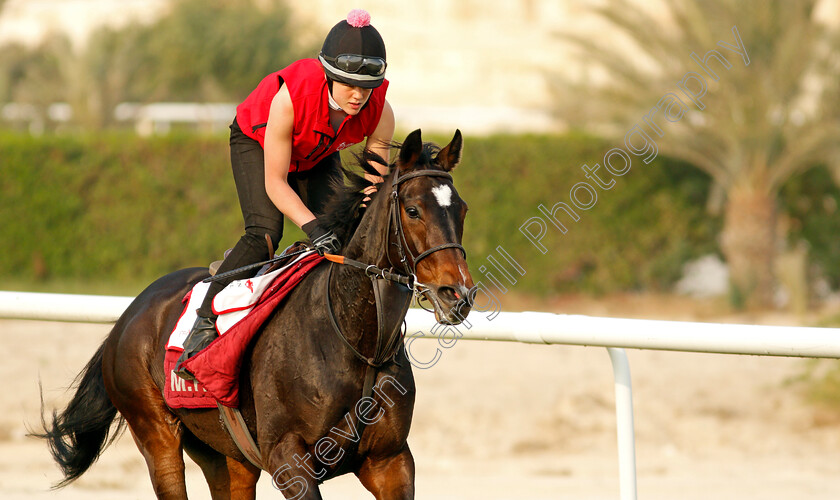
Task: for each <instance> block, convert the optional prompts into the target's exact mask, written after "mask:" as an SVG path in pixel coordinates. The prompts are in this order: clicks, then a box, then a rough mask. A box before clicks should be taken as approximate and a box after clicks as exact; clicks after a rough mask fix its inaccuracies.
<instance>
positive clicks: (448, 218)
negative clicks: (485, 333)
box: [386, 130, 473, 324]
mask: <svg viewBox="0 0 840 500" xmlns="http://www.w3.org/2000/svg"><path fill="white" fill-rule="evenodd" d="M462 146H463V140H462V139H461V132H460V131H456V132H455V136H454V137H453V138H452V141H451V142H450V143H449V144H448V145H446V146H445V147H443V148H441V149H438V148H437V147H436V146H434V145H432V144H428V143H427V144H424V143H423V141H422V139H421V136H420V130H415V131H414V132H412V133H411V134H409V135H408V137H407V138H406V139H405V142H404V143H403V144H402V146H401V147H400V152H399V155H398V158H397V162H396V167H395V168H394V169H393V172H392V177H391V179H390V185H391V193H390V196H391V198H392V200H393V201H392V202H391V221H390V222H389V224H390V231H389V233H390V235H389V236H390V239H391V241H390V244H389V257H390V260H391V262H392V264H393V265H394V266H395V267H396V268H398V269H399V268H400V267H403V270H405V271H407V272H410V273H412V274H414V275H415V278H416V280H417V282H418V286H419V287H420V290H421V292H422V294H423V296H424V298H425V299H427V300H429V302H431V304H432V306H433V308H434V312H435V317H436V318H437V320H438V321H439V322H441V323H444V324H458V323H460V322H461V321H463V319H464V318H465V317H466V315H467V313H468V312H469V309H470V307H469V302H468V297H469V291H470V289H471V288H472V287H473V280H472V277H471V276H470V271H469V269H468V268H467V261H466V254H465V251H464V248H463V247H462V246H461V237H462V235H463V232H464V217H465V216H466V214H467V204H466V203H465V202H464V200H462V199H461V197H460V196H458V191H457V190H456V189H455V186H454V185H453V183H452V177H451V176H450V175H449V172H451V171H452V169H454V168H455V167H456V166H457V165H458V162H459V161H460V160H461V149H462ZM386 184H388V182H387V181H386Z"/></svg>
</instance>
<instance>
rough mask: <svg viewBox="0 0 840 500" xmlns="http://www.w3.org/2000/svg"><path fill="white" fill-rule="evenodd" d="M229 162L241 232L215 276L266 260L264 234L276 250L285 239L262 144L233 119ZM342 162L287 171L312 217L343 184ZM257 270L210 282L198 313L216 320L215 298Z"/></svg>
mask: <svg viewBox="0 0 840 500" xmlns="http://www.w3.org/2000/svg"><path fill="white" fill-rule="evenodd" d="M230 163H231V167H232V169H233V180H234V182H235V183H236V193H237V194H238V196H239V206H240V208H241V209H242V217H243V218H244V219H245V234H244V235H243V236H242V237H241V238H240V239H239V241H238V242H237V243H236V246H234V247H233V250H231V252H230V254H228V256H227V257H225V260H224V262H222V265H221V267H219V270H218V271H217V274H221V273H223V272H226V271H231V270H233V269H237V268H240V267H243V266H247V265H249V264H254V263H257V262H261V261H263V260H266V259H268V255H269V254H268V252H269V250H268V245H267V243H266V241H265V235H266V234H268V235H269V237H271V242H272V245H273V246H274V247H276V246H277V245H278V244H279V242H280V239H281V237H282V236H283V214H282V213H281V212H280V211H279V210H278V209H277V207H275V206H274V203H273V202H272V201H271V199H270V198H269V197H268V194H267V193H266V191H265V157H264V151H263V148H262V147H261V146H260V143H259V142H257V141H255V140H254V139H251V138H250V137H248V136H247V135H245V134H244V133H243V132H242V130H241V129H240V128H239V125H238V124H237V123H236V119H234V120H233V124H231V126H230ZM342 179H343V176H342V173H341V159H340V157H339V154H338V153H333V154H332V155H330V156H328V157H326V158H324V159H323V160H321V162H319V163H318V164H317V165H316V166H315V167H314V168H312V169H311V170H307V171H306V172H299V173H298V172H290V173H289V176H288V181H289V185H290V186H291V187H292V189H294V191H295V192H296V193H297V194H298V196H300V199H301V200H302V201H303V203H304V205H306V207H307V208H309V210H311V211H312V213H314V214H316V215H318V214H321V213H323V210H324V204H325V202H326V200H327V199H328V198H329V197H330V195H331V194H332V193H333V186H334V185H335V183H338V185H341V183H342ZM257 271H258V269H254V270H253V271H249V272H245V273H241V274H239V275H235V276H231V277H230V278H227V279H224V280H220V281H214V282H213V283H211V284H210V288H209V289H208V291H207V297H206V298H205V299H204V302H203V303H202V305H201V307H200V308H199V309H198V314H199V315H200V316H204V317H207V318H210V317H215V314H214V313H213V309H212V301H213V297H215V296H216V294H217V293H219V292H220V291H221V290H222V289H223V288H224V287H225V286H227V285H228V284H229V283H230V282H231V281H233V280H237V279H245V278H251V277H253V276H254V275H255V274H256V273H257Z"/></svg>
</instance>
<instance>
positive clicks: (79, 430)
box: [33, 344, 125, 488]
mask: <svg viewBox="0 0 840 500" xmlns="http://www.w3.org/2000/svg"><path fill="white" fill-rule="evenodd" d="M104 347H105V345H104V344H103V345H102V346H100V347H99V350H98V351H96V354H94V355H93V358H91V360H90V361H88V364H87V366H85V368H84V370H82V372H81V373H79V375H78V376H77V377H76V380H75V381H74V382H73V385H72V387H75V388H76V394H75V395H74V396H73V399H72V400H71V401H70V404H69V405H67V408H65V409H64V411H62V412H61V414H58V412H56V411H55V410H53V412H52V422H51V425H48V424H47V419H46V418H44V397H43V394H41V425H42V426H43V429H44V432H43V433H33V435H34V436H35V437H39V438H43V439H46V440H47V444H48V445H49V447H50V453H51V454H52V456H53V458H54V459H55V461H56V462H57V463H58V465H59V467H61V472H63V473H64V479H63V480H62V481H60V482H59V483H57V484H56V485H55V486H54V488H61V487H63V486H67V485H68V484H70V483H71V482H73V481H74V480H76V479H78V478H79V476H81V475H82V474H84V473H85V472H86V471H87V470H88V469H89V468H90V466H91V465H92V464H93V462H95V461H96V459H97V458H99V455H100V454H101V453H102V451H104V450H105V448H106V447H108V445H110V444H111V443H112V442H113V441H114V439H116V438H117V437H118V436H119V435H120V433H121V431H122V430H123V429H124V427H125V421H124V420H123V419H122V417H120V418H119V420H118V421H117V425H116V426H115V428H114V429H113V432H112V429H111V426H112V424H113V422H114V419H115V418H116V416H117V409H116V408H115V407H114V405H113V403H111V399H110V398H109V397H108V393H107V392H105V383H104V380H103V377H102V353H103V350H104ZM109 434H110V435H111V438H110V439H108V435H109Z"/></svg>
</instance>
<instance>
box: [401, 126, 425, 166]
mask: <svg viewBox="0 0 840 500" xmlns="http://www.w3.org/2000/svg"><path fill="white" fill-rule="evenodd" d="M422 151H423V139H422V138H421V137H420V129H419V128H418V129H417V130H415V131H414V132H412V133H410V134H408V137H406V138H405V142H403V144H402V147H401V148H400V165H401V166H404V167H411V166H412V165H414V164H415V163H417V159H418V158H420V153H421V152H422Z"/></svg>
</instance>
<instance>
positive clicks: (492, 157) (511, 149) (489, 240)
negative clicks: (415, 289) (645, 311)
mask: <svg viewBox="0 0 840 500" xmlns="http://www.w3.org/2000/svg"><path fill="white" fill-rule="evenodd" d="M612 147H613V145H612V144H610V143H609V142H605V141H603V140H599V139H595V138H592V137H588V136H583V135H578V134H569V135H565V136H562V137H550V136H517V137H509V136H498V137H490V138H486V139H484V138H482V139H472V140H468V141H467V146H466V148H465V156H464V158H465V159H464V166H463V167H462V168H461V169H459V171H456V172H457V173H458V175H457V182H458V189H459V191H460V192H461V193H462V195H463V197H464V198H465V199H466V200H467V201H468V202H469V204H470V206H471V210H470V212H469V215H468V223H467V228H466V232H465V233H466V234H465V239H466V240H467V248H469V249H470V250H471V252H472V256H473V259H472V261H471V269H473V273H474V277H476V278H477V279H481V276H480V275H479V276H476V275H478V273H477V271H476V269H477V268H476V263H477V264H478V265H481V264H483V263H484V262H483V260H482V259H484V258H486V256H487V255H488V254H491V253H493V252H494V251H495V248H496V247H497V245H501V246H502V247H503V248H504V249H505V250H506V251H507V252H508V253H510V254H511V256H513V257H514V258H515V259H516V260H517V261H518V262H519V263H520V264H521V265H522V267H523V268H525V270H526V274H525V276H524V277H523V278H522V280H521V284H518V285H517V287H521V289H522V290H526V291H528V292H534V293H538V294H541V295H546V294H551V293H556V292H574V291H578V292H580V291H583V292H590V293H605V292H612V291H617V290H641V289H647V290H659V289H666V288H668V287H670V286H671V285H672V284H673V283H674V282H675V281H676V280H677V279H679V276H680V271H681V267H682V264H683V263H684V262H685V261H686V260H688V259H690V258H693V257H697V256H699V255H703V254H705V253H709V252H714V251H715V249H716V246H715V243H714V242H715V235H716V234H717V232H718V231H719V229H720V220H719V218H713V217H710V216H709V215H708V214H707V213H706V211H705V208H704V207H705V203H706V198H707V196H708V191H709V187H710V183H709V179H708V177H707V176H705V175H704V174H702V173H701V172H699V171H698V170H696V169H694V168H691V167H689V166H688V165H686V164H683V163H679V162H675V161H672V160H668V159H661V158H659V159H656V160H654V161H653V162H652V163H651V164H649V165H645V164H643V163H642V162H641V161H639V160H637V159H636V158H634V159H633V163H632V167H631V169H630V171H629V172H628V173H627V174H625V175H623V176H621V177H615V178H614V180H615V186H614V187H612V188H611V189H609V190H601V189H598V188H597V187H595V183H594V182H592V181H591V180H587V179H586V178H585V177H584V173H583V171H582V170H581V165H583V164H584V163H586V164H588V165H590V166H594V165H595V164H596V163H598V164H601V165H602V166H603V156H604V153H606V152H607V151H609V150H610V149H611V148H612ZM599 175H600V177H601V178H602V180H603V181H605V182H608V181H609V179H610V178H611V176H610V175H609V174H607V173H606V172H605V170H604V168H601V169H600V171H599ZM582 181H587V182H588V183H589V184H590V185H592V186H593V187H595V190H596V191H597V196H598V198H597V202H595V205H594V206H593V207H592V208H591V209H589V210H585V211H584V210H576V212H577V213H578V215H579V216H580V220H579V221H577V222H573V221H572V220H571V219H570V218H568V217H567V216H566V214H565V213H564V212H562V211H561V212H559V213H560V215H561V222H563V223H564V225H565V226H566V227H567V229H568V232H567V233H566V234H565V235H562V234H561V233H560V231H559V230H557V229H556V228H555V227H554V226H553V225H551V224H550V223H549V222H548V220H547V218H546V217H545V216H544V215H542V214H541V213H540V212H539V211H538V209H537V207H538V206H539V205H540V204H542V205H544V206H545V207H547V208H549V209H550V208H551V207H552V206H553V205H554V204H555V203H557V202H565V203H567V204H570V205H571V202H570V195H569V191H570V189H571V188H572V187H573V186H574V185H575V184H577V183H578V182H582ZM583 201H585V200H583ZM534 216H540V217H542V219H543V220H544V221H545V222H546V224H547V226H548V232H547V234H546V236H545V237H544V238H543V240H542V243H543V244H544V245H545V246H546V247H547V248H548V252H547V253H546V254H542V253H541V252H540V251H539V250H537V247H536V246H535V245H534V244H532V243H531V242H530V241H529V240H528V239H527V238H526V237H525V236H524V235H523V233H521V232H520V229H519V228H520V227H521V226H522V225H523V224H524V223H525V222H526V221H527V220H528V219H529V218H530V217H534ZM488 269H492V268H491V267H489V266H488Z"/></svg>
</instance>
